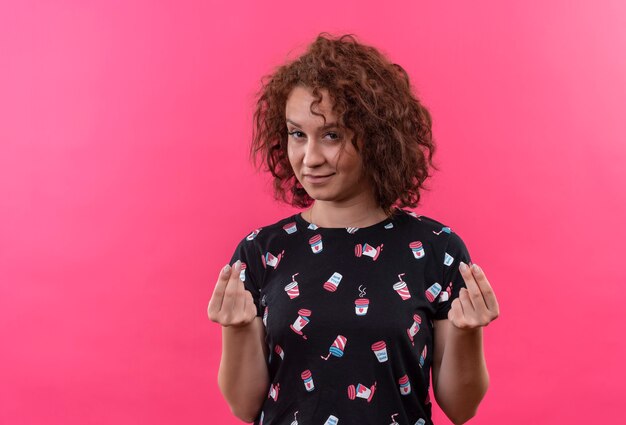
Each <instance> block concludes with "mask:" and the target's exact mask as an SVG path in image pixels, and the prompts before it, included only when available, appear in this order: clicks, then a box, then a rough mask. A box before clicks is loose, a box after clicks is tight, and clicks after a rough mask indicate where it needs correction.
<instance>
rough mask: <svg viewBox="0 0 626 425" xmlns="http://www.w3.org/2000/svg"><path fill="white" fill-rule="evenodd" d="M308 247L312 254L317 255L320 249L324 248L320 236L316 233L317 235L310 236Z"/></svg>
mask: <svg viewBox="0 0 626 425" xmlns="http://www.w3.org/2000/svg"><path fill="white" fill-rule="evenodd" d="M309 245H311V251H313V254H319V253H320V252H322V249H323V248H324V247H323V245H322V235H320V234H319V233H318V234H317V235H313V236H311V238H310V239H309Z"/></svg>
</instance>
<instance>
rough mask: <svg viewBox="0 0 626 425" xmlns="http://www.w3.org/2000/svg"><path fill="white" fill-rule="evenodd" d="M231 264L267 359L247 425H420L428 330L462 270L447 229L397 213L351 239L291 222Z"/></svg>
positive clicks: (261, 236)
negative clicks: (259, 325) (262, 387)
mask: <svg viewBox="0 0 626 425" xmlns="http://www.w3.org/2000/svg"><path fill="white" fill-rule="evenodd" d="M238 259H240V260H241V261H242V262H243V263H245V269H243V270H242V272H241V275H240V277H241V278H242V280H243V281H244V285H245V287H246V289H247V290H248V291H250V292H251V293H252V296H253V298H254V302H255V304H256V306H257V315H258V316H262V317H263V322H264V324H265V328H266V343H267V344H268V346H269V352H270V356H269V358H268V370H269V376H270V382H271V384H270V388H269V392H268V396H267V398H266V400H265V402H264V403H263V406H262V410H261V412H260V413H259V417H257V418H256V420H255V424H257V425H261V424H262V425H277V424H280V425H282V424H286V425H290V424H293V423H294V421H297V422H295V423H297V424H299V425H306V424H320V425H322V424H324V425H335V424H338V423H341V424H389V423H392V424H393V423H394V422H395V423H398V424H407V425H414V424H431V423H432V421H431V408H432V405H431V401H430V400H429V396H428V388H429V384H430V369H431V364H432V355H433V327H432V321H433V320H435V319H446V318H447V314H448V310H449V309H450V305H451V303H452V300H453V299H454V298H456V297H458V294H459V290H460V289H461V288H462V287H464V286H465V282H464V280H463V277H462V276H461V274H460V272H459V270H458V266H459V262H460V261H464V262H465V263H470V256H469V253H468V251H467V248H466V246H465V244H464V243H463V241H462V240H461V238H460V237H459V236H458V235H457V234H455V233H454V232H453V231H452V229H451V228H450V227H447V226H445V225H443V224H441V223H439V222H437V221H435V220H433V219H431V218H428V217H425V216H418V215H416V214H415V213H413V212H411V211H408V210H404V209H396V210H395V214H394V215H393V216H392V217H390V218H387V219H385V220H384V221H382V222H379V223H377V224H374V225H372V226H368V227H362V228H323V227H317V226H315V225H314V224H311V223H309V222H307V221H306V220H305V219H304V218H302V216H301V215H300V214H295V215H292V216H290V217H287V218H285V219H283V220H280V221H278V222H276V223H274V224H272V225H268V226H265V227H262V228H258V229H255V230H254V231H252V232H251V233H250V234H249V235H247V236H246V237H245V238H243V239H242V240H241V242H240V243H239V245H238V246H237V248H236V250H235V252H234V254H233V256H232V259H231V262H230V263H231V264H233V263H234V262H235V261H236V260H238Z"/></svg>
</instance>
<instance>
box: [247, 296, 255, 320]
mask: <svg viewBox="0 0 626 425" xmlns="http://www.w3.org/2000/svg"><path fill="white" fill-rule="evenodd" d="M245 300H246V303H245V309H246V317H247V318H251V319H254V317H256V312H257V308H256V304H255V303H254V298H252V292H250V291H246V295H245Z"/></svg>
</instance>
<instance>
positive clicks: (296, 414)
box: [291, 410, 298, 425]
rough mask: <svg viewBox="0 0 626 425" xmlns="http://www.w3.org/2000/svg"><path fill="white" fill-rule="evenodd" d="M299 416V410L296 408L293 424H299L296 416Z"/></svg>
mask: <svg viewBox="0 0 626 425" xmlns="http://www.w3.org/2000/svg"><path fill="white" fill-rule="evenodd" d="M297 416H298V410H296V412H295V413H294V414H293V421H292V422H291V425H298V419H297V418H296V417H297Z"/></svg>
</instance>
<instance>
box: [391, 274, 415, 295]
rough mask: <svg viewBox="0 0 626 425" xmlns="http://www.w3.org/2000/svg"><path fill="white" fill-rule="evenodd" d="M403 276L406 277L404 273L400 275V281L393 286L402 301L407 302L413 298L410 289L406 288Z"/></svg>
mask: <svg viewBox="0 0 626 425" xmlns="http://www.w3.org/2000/svg"><path fill="white" fill-rule="evenodd" d="M402 276H404V273H401V274H399V275H398V279H400V280H399V281H398V282H397V283H395V284H394V285H393V289H394V290H395V291H396V292H397V293H398V295H400V298H402V301H405V300H408V299H409V298H411V294H410V293H409V288H408V287H407V286H406V282H405V281H403V280H402Z"/></svg>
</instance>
